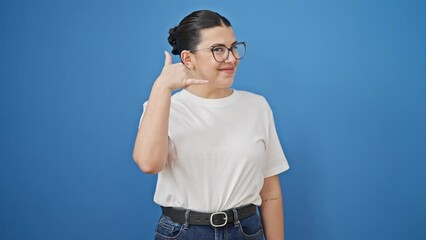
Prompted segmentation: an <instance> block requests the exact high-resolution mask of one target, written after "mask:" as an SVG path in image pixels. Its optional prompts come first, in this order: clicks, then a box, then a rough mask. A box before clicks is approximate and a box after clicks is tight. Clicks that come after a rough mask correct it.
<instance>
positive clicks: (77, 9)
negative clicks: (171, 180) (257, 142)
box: [0, 0, 426, 240]
mask: <svg viewBox="0 0 426 240" xmlns="http://www.w3.org/2000/svg"><path fill="white" fill-rule="evenodd" d="M198 9H212V10H215V11H218V12H219V13H221V14H223V15H224V16H226V17H228V19H229V20H230V21H231V23H232V24H233V26H234V29H235V32H236V35H237V38H238V39H239V40H245V41H247V43H248V53H247V56H246V58H245V59H244V60H243V61H242V62H241V65H240V67H239V72H238V74H237V76H236V79H235V81H236V82H235V85H234V87H235V88H237V89H245V90H250V91H253V92H256V93H259V94H262V95H265V96H266V98H267V99H268V101H269V103H270V105H271V106H272V108H273V110H274V114H275V121H276V125H277V130H278V133H279V136H280V139H281V142H282V145H283V147H284V150H285V152H286V155H287V158H288V160H289V163H290V165H291V169H290V170H289V171H288V172H286V173H284V174H282V175H281V176H280V179H281V182H282V187H283V192H284V202H285V218H286V219H285V222H286V238H287V239H301V240H305V239H306V240H307V239H315V240H326V239H327V240H342V239H345V240H351V239H354V240H355V239H387V240H389V239H395V240H396V239H410V240H411V239H424V236H425V235H426V227H425V226H426V225H425V221H426V206H425V199H426V181H425V177H424V171H425V169H426V164H425V160H426V127H425V123H426V107H425V103H426V83H425V81H426V2H425V1H414V0H413V1H403V0H400V1H395V0H374V1H372V0H358V1H355V0H353V1H337V0H324V1H312V0H305V1H303V0H288V1H253V2H248V1H183V0H182V1H171V0H170V1H164V0H163V1H146V2H144V1H136V0H135V1H56V0H50V1H47V0H44V1H10V0H9V1H7V0H2V1H1V3H0V23H1V27H0V104H1V105H0V106H1V111H0V120H1V124H0V134H1V144H0V159H1V162H0V239H43V240H46V239H55V240H56V239H64V240H65V239H152V236H153V230H154V226H155V222H156V221H157V219H158V216H159V213H160V211H159V208H158V207H157V206H156V205H155V204H154V203H153V202H152V196H153V192H154V188H155V182H156V176H155V175H146V174H144V173H142V172H141V171H140V170H139V169H138V168H137V166H136V165H135V164H134V162H133V160H132V149H133V143H134V139H135V136H136V132H137V125H138V121H139V117H140V114H141V112H142V103H143V102H144V101H145V100H146V99H147V97H148V95H149V91H150V87H151V85H152V83H153V81H154V79H155V78H156V76H157V75H158V74H159V72H160V70H161V68H162V65H163V57H164V54H163V51H164V50H170V46H169V45H168V43H167V40H166V38H167V33H168V29H169V28H170V27H173V26H174V25H176V24H178V22H179V21H180V20H181V19H182V18H183V17H184V16H185V15H187V14H189V13H190V12H192V11H193V10H198ZM174 60H175V61H176V60H177V59H176V58H174Z"/></svg>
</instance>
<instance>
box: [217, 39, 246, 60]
mask: <svg viewBox="0 0 426 240" xmlns="http://www.w3.org/2000/svg"><path fill="white" fill-rule="evenodd" d="M230 50H231V52H232V54H233V55H234V57H235V58H236V59H238V60H240V59H242V58H243V57H244V55H245V53H246V46H245V44H244V43H237V44H235V45H234V46H232V47H231V48H230ZM212 52H213V56H214V58H215V59H216V61H218V62H225V61H226V59H228V57H229V49H228V48H227V47H225V46H216V47H214V48H212Z"/></svg>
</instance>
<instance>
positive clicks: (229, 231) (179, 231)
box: [155, 214, 263, 240]
mask: <svg viewBox="0 0 426 240" xmlns="http://www.w3.org/2000/svg"><path fill="white" fill-rule="evenodd" d="M155 239H156V240H263V227H262V223H261V220H260V217H259V215H258V214H254V215H253V216H250V217H248V218H245V219H242V220H239V221H237V222H235V223H229V224H227V225H225V226H223V227H218V228H215V227H213V226H201V225H188V226H187V225H186V224H179V223H176V222H173V221H172V220H171V219H170V218H169V217H168V216H165V215H162V216H161V217H160V220H158V223H157V227H156V230H155Z"/></svg>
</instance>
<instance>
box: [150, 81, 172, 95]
mask: <svg viewBox="0 0 426 240" xmlns="http://www.w3.org/2000/svg"><path fill="white" fill-rule="evenodd" d="M152 90H153V91H159V92H164V93H170V94H171V93H172V91H173V89H172V88H171V87H170V86H167V85H166V84H164V81H163V80H162V79H160V78H157V80H155V82H154V84H153V85H152Z"/></svg>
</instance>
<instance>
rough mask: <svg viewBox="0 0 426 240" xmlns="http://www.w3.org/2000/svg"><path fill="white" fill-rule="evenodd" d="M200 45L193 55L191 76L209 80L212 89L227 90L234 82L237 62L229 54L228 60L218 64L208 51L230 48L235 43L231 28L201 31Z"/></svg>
mask: <svg viewBox="0 0 426 240" xmlns="http://www.w3.org/2000/svg"><path fill="white" fill-rule="evenodd" d="M200 39H201V41H200V43H199V44H198V46H197V47H196V49H197V50H198V49H200V50H199V51H195V52H194V55H193V57H194V58H193V59H192V60H193V66H194V68H193V69H192V74H193V77H194V78H198V79H205V80H209V81H210V84H209V85H211V86H212V87H216V88H229V87H231V85H232V83H233V82H234V75H235V73H236V71H237V67H238V63H239V60H237V59H236V58H235V57H234V55H233V54H232V53H231V52H230V53H229V56H228V59H227V60H226V61H225V62H223V63H218V62H217V61H216V60H215V59H214V57H213V54H212V51H211V50H210V49H209V48H210V47H212V46H216V45H224V46H226V47H227V48H230V47H231V46H232V45H233V44H235V43H236V42H237V41H236V39H235V35H234V31H233V29H232V28H231V27H225V26H220V27H214V28H208V29H204V30H201V32H200Z"/></svg>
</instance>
